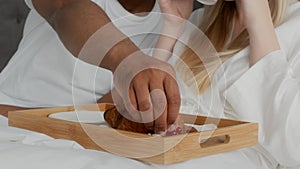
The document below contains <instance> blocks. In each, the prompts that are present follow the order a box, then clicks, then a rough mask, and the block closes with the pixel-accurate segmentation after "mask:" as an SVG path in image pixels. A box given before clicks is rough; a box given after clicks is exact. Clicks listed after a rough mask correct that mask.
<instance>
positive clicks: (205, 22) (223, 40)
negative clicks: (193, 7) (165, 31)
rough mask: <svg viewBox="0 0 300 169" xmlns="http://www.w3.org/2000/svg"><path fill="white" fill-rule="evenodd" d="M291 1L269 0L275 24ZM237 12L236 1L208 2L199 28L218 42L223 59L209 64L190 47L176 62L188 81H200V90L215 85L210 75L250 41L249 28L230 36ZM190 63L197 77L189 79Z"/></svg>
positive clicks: (275, 24) (217, 45) (213, 42)
mask: <svg viewBox="0 0 300 169" xmlns="http://www.w3.org/2000/svg"><path fill="white" fill-rule="evenodd" d="M288 4H289V2H288V0H269V5H270V10H271V15H272V19H273V23H274V26H275V27H276V26H278V25H280V24H281V23H282V21H283V19H284V17H285V13H286V8H287V6H288ZM236 15H237V8H236V3H235V2H234V1H233V2H228V1H224V0H219V1H218V2H217V4H216V5H214V6H206V7H205V9H204V15H203V18H202V22H201V24H200V26H199V28H200V29H201V30H202V31H203V32H204V34H205V35H206V36H207V37H208V38H209V40H210V41H211V43H212V44H213V45H214V47H215V49H216V51H217V52H218V55H219V58H220V60H221V61H220V60H218V61H212V62H211V63H209V64H208V65H209V66H207V64H206V65H204V64H203V62H202V61H201V60H200V59H199V57H198V56H197V55H196V54H195V52H194V51H193V50H192V49H190V48H186V49H185V51H184V52H183V53H182V55H181V56H180V58H181V59H179V61H178V62H177V63H176V69H177V70H179V75H180V76H181V77H182V78H183V80H184V81H185V82H186V83H187V84H188V85H189V83H190V82H191V80H194V81H196V82H197V87H198V90H199V91H200V92H203V91H204V90H206V89H207V88H208V87H209V86H210V85H211V78H210V77H212V75H213V74H214V72H215V71H216V70H217V69H218V68H219V66H220V63H221V64H222V63H223V62H224V61H226V60H227V59H228V58H230V57H232V56H233V55H234V54H236V53H238V52H239V51H240V50H242V49H244V48H245V47H247V46H248V45H249V36H248V32H247V31H246V30H245V31H243V32H242V33H240V34H239V35H238V36H237V38H235V39H234V40H233V41H231V40H230V38H231V35H232V32H233V29H234V24H235V23H234V22H235V19H234V18H235V17H236ZM230 41H231V42H230ZM228 42H230V43H228ZM218 62H219V63H218ZM186 66H187V67H188V69H189V70H188V71H190V72H192V74H193V78H194V79H188V78H187V76H186V75H185V73H186V71H187V70H186V68H185V67H186Z"/></svg>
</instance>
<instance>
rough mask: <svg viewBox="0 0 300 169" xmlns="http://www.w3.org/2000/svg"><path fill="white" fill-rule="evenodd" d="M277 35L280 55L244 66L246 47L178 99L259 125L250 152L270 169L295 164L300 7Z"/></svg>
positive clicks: (299, 129) (299, 144) (298, 154)
mask: <svg viewBox="0 0 300 169" xmlns="http://www.w3.org/2000/svg"><path fill="white" fill-rule="evenodd" d="M276 32H277V35H278V38H279V42H280V46H281V50H280V51H275V52H272V53H269V54H268V55H266V56H265V57H264V58H262V59H261V60H260V61H259V62H257V63H256V64H255V65H253V66H252V67H249V48H245V49H244V50H242V51H241V52H239V53H238V54H236V55H234V56H233V57H232V58H230V59H228V60H227V61H225V63H224V64H223V65H222V66H221V67H220V68H219V69H218V70H217V71H216V73H215V74H214V76H213V81H212V87H211V88H210V89H208V90H207V91H206V92H204V93H203V94H201V95H200V96H199V95H198V96H196V95H195V94H194V93H193V92H188V91H187V90H185V91H184V94H183V96H184V98H185V99H186V100H188V101H187V102H189V101H192V102H197V103H198V104H200V109H201V111H202V113H204V114H205V115H210V116H216V117H225V118H231V119H238V120H244V121H250V122H258V123H259V145H258V146H255V147H254V149H256V151H257V152H258V154H262V155H263V156H264V161H267V162H268V163H269V166H270V167H271V168H273V167H274V168H275V167H276V166H277V164H278V163H279V164H280V165H283V166H297V165H300V2H297V3H295V4H293V5H292V6H291V8H290V10H289V15H288V18H287V19H286V21H285V22H284V23H283V24H282V25H281V26H279V27H278V28H276ZM224 73H225V75H224ZM183 87H185V88H187V87H186V86H185V85H182V82H181V88H183ZM223 112H224V113H223ZM258 154H257V155H258Z"/></svg>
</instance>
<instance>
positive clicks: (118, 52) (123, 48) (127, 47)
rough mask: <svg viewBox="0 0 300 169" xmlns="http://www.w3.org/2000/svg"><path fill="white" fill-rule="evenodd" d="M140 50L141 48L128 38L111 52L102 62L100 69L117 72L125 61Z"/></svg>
mask: <svg viewBox="0 0 300 169" xmlns="http://www.w3.org/2000/svg"><path fill="white" fill-rule="evenodd" d="M138 50H139V48H138V47H137V46H135V45H134V43H133V42H132V41H131V40H130V39H129V38H126V39H124V40H122V41H121V42H119V43H118V44H116V45H115V46H114V47H113V48H111V49H110V50H109V52H108V53H107V54H106V55H105V57H104V59H103V60H102V62H101V64H100V67H103V68H106V69H108V70H110V71H112V72H115V70H116V69H117V67H118V65H119V64H120V63H121V62H122V60H123V59H125V58H126V57H128V56H130V55H131V54H132V53H134V52H136V51H138Z"/></svg>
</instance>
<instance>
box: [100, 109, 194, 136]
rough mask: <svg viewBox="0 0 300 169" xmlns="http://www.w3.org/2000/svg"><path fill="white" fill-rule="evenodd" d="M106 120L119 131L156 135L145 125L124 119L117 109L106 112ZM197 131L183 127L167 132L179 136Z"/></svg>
mask: <svg viewBox="0 0 300 169" xmlns="http://www.w3.org/2000/svg"><path fill="white" fill-rule="evenodd" d="M104 119H105V121H106V122H107V123H108V124H109V125H110V126H111V127H112V128H114V129H119V130H126V131H131V132H137V133H144V134H149V133H150V134H154V131H149V130H148V129H147V128H146V127H145V125H144V124H143V123H138V122H133V121H131V120H128V119H127V118H125V117H123V116H122V115H121V114H120V113H119V112H118V110H117V109H116V107H113V108H111V109H108V110H106V111H105V112H104ZM196 131H197V130H196V129H195V128H193V127H190V126H185V125H183V129H181V128H179V127H178V128H177V129H176V130H174V131H172V132H166V135H167V136H169V135H177V134H183V133H191V132H196Z"/></svg>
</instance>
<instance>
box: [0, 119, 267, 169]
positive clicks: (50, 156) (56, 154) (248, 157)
mask: <svg viewBox="0 0 300 169" xmlns="http://www.w3.org/2000/svg"><path fill="white" fill-rule="evenodd" d="M7 122H8V120H7V118H5V117H3V116H0V168H1V169H20V168H22V169H41V168H43V169H54V168H55V169H96V168H97V169H99V168H107V169H121V168H122V169H127V168H128V169H133V168H134V169H139V168H143V169H147V168H149V169H156V168H162V169H164V168H166V169H181V168H190V169H196V168H197V169H198V168H204V169H220V168H222V169H235V168H236V169H240V168H243V169H258V168H264V167H263V166H264V162H261V161H260V158H259V156H256V154H255V152H254V150H252V149H249V148H248V149H242V150H238V151H234V152H229V153H224V154H219V155H214V156H208V157H204V158H198V159H194V160H190V161H186V162H182V163H178V164H173V165H155V164H148V163H143V162H140V161H136V160H132V159H128V158H124V157H119V156H116V155H112V154H109V153H105V152H100V151H94V150H86V149H83V148H82V147H81V146H80V145H79V144H77V143H75V142H73V141H68V140H60V139H53V138H51V137H49V136H46V135H44V134H40V133H35V132H31V131H27V130H22V129H18V128H13V127H9V126H8V124H7Z"/></svg>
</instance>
